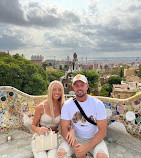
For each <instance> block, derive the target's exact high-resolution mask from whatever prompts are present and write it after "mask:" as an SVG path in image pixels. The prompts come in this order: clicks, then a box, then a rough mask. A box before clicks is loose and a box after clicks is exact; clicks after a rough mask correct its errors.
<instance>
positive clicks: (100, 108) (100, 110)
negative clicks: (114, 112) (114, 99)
mask: <svg viewBox="0 0 141 158" xmlns="http://www.w3.org/2000/svg"><path fill="white" fill-rule="evenodd" d="M106 118H107V112H106V109H105V106H104V104H103V103H102V102H101V101H99V102H98V105H97V115H96V120H104V119H106Z"/></svg>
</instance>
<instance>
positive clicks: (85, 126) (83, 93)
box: [57, 74, 109, 158]
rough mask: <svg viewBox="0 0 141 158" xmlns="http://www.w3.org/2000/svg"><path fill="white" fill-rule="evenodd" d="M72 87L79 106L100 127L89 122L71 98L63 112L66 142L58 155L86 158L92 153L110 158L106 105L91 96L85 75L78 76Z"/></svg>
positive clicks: (63, 134)
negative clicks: (107, 141)
mask: <svg viewBox="0 0 141 158" xmlns="http://www.w3.org/2000/svg"><path fill="white" fill-rule="evenodd" d="M72 84H73V85H72V87H73V90H74V92H75V94H76V99H77V101H78V103H79V104H80V106H81V107H82V109H83V111H84V112H85V114H86V115H87V117H88V118H90V119H91V120H93V121H95V122H96V124H97V125H94V124H91V123H90V122H88V121H87V120H86V119H85V118H84V117H83V115H82V114H81V112H80V111H79V109H78V108H77V106H76V104H75V102H74V101H73V99H72V98H70V99H68V100H67V101H66V102H65V103H64V105H63V107H62V112H61V132H62V136H63V137H64V139H65V140H64V141H63V142H62V144H61V145H60V146H59V148H58V151H57V156H58V157H59V156H60V155H61V156H62V158H69V157H71V155H72V154H73V153H75V155H76V157H77V158H85V157H86V154H87V153H88V152H90V153H91V154H92V155H93V157H94V158H109V153H108V148H107V146H106V143H105V142H104V140H103V139H104V137H105V136H106V134H107V114H106V109H105V107H104V104H103V103H102V102H101V101H100V100H99V99H97V98H95V97H94V96H90V95H88V94H87V90H88V88H89V84H88V81H87V78H86V77H85V76H84V75H81V74H78V75H76V76H75V77H74V79H73V83H72ZM70 124H72V128H73V129H74V131H75V133H74V134H72V135H69V126H70Z"/></svg>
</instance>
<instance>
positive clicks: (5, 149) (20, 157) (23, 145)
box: [0, 124, 141, 158]
mask: <svg viewBox="0 0 141 158" xmlns="http://www.w3.org/2000/svg"><path fill="white" fill-rule="evenodd" d="M120 127H122V128H120V129H119V130H117V125H116V124H115V125H112V126H111V127H110V128H109V129H108V137H107V138H106V144H107V146H108V149H109V154H110V158H141V140H139V139H136V138H134V137H132V136H131V135H130V134H128V133H127V132H126V131H125V130H124V127H123V126H122V125H121V124H120ZM118 128H119V124H118ZM121 129H122V130H121ZM30 142H31V137H29V136H28V137H27V138H23V139H18V140H12V141H9V142H7V143H4V144H1V145H0V158H33V154H32V152H31V145H30ZM73 158H74V157H73ZM87 158H91V156H89V155H88V156H87Z"/></svg>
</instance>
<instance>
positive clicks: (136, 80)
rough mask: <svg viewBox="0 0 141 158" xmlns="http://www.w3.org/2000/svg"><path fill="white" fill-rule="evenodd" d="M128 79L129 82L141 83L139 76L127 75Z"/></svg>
mask: <svg viewBox="0 0 141 158" xmlns="http://www.w3.org/2000/svg"><path fill="white" fill-rule="evenodd" d="M126 81H128V82H135V83H141V78H139V77H138V76H134V75H131V76H127V77H126Z"/></svg>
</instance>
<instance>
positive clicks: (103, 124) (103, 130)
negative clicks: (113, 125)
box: [86, 119, 107, 151]
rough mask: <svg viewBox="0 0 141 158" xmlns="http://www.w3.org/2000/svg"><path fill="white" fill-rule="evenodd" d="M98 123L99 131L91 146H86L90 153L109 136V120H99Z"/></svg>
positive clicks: (90, 143)
mask: <svg viewBox="0 0 141 158" xmlns="http://www.w3.org/2000/svg"><path fill="white" fill-rule="evenodd" d="M96 123H97V127H98V129H99V131H98V132H97V133H96V134H95V136H94V137H93V138H92V140H91V141H90V142H89V144H87V145H86V149H87V151H90V150H91V149H92V148H93V147H94V146H96V145H97V144H99V143H100V142H101V141H102V139H103V138H104V137H105V136H106V135H107V119H105V120H97V121H96Z"/></svg>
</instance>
